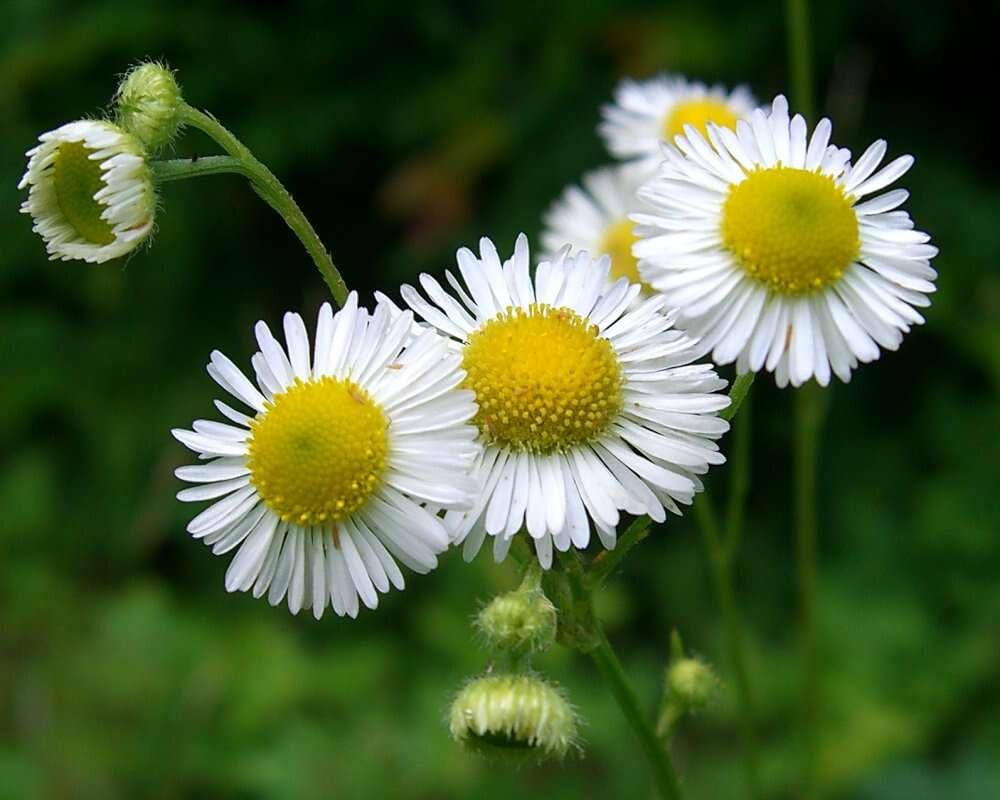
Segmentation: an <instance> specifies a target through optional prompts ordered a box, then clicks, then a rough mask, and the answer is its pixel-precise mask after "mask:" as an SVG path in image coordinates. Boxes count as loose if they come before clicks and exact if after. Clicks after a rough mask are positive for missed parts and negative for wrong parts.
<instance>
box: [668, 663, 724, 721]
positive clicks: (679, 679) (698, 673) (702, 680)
mask: <svg viewBox="0 0 1000 800" xmlns="http://www.w3.org/2000/svg"><path fill="white" fill-rule="evenodd" d="M667 686H668V688H669V691H670V696H671V698H672V699H673V700H674V701H675V702H677V703H678V704H679V705H683V706H686V707H687V708H688V709H697V708H703V707H704V706H706V705H708V703H709V701H711V699H712V697H713V696H714V695H715V690H716V689H717V688H718V686H719V679H718V678H716V677H715V673H713V672H712V669H711V667H709V666H708V665H707V664H705V663H704V662H702V661H699V660H698V659H697V658H681V659H677V660H676V661H673V662H671V664H670V666H669V667H667Z"/></svg>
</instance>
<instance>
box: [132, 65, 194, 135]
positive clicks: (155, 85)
mask: <svg viewBox="0 0 1000 800" xmlns="http://www.w3.org/2000/svg"><path fill="white" fill-rule="evenodd" d="M183 105H184V98H183V96H182V94H181V87H180V86H179V85H178V83H177V79H176V78H175V77H174V73H173V72H172V71H171V70H170V69H168V68H167V67H165V66H163V65H162V64H157V63H154V62H149V63H146V64H140V65H139V66H137V67H133V68H132V69H131V70H130V71H129V72H128V74H127V75H126V76H125V78H124V79H123V80H122V82H121V83H120V84H119V85H118V91H117V92H116V93H115V109H116V114H117V119H118V124H119V125H120V126H121V127H122V128H124V129H125V130H127V131H129V132H130V133H131V134H132V135H133V136H135V137H136V138H137V139H139V141H141V142H142V143H143V144H144V145H145V146H146V147H147V148H148V149H149V150H150V151H153V150H156V149H158V148H160V147H162V146H163V145H165V144H167V143H168V142H170V140H171V139H173V138H174V136H176V135H177V131H178V130H179V129H180V126H181V108H182V106H183Z"/></svg>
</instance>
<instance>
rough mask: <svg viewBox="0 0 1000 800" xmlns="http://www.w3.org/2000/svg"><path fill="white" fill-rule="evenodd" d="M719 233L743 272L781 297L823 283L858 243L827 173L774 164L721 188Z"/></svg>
mask: <svg viewBox="0 0 1000 800" xmlns="http://www.w3.org/2000/svg"><path fill="white" fill-rule="evenodd" d="M721 232H722V240H723V242H724V244H725V246H726V247H727V248H728V249H729V250H730V252H731V253H732V254H733V255H734V256H735V257H736V259H737V261H738V262H739V264H740V266H741V267H743V269H744V270H745V271H746V273H747V274H748V275H749V276H750V277H751V278H754V279H755V280H758V281H760V282H762V283H765V284H767V285H768V286H770V287H771V288H772V289H774V290H775V291H777V292H782V293H783V294H793V295H795V294H806V293H808V292H812V291H816V290H817V289H822V288H824V287H825V286H829V285H830V284H832V283H834V282H835V281H837V280H839V278H840V276H841V275H843V274H844V270H845V269H847V267H848V266H849V265H850V264H851V262H852V261H853V260H854V259H855V258H857V256H858V252H859V250H860V248H861V241H860V239H859V236H858V219H857V216H856V214H855V213H854V210H853V209H852V208H851V198H850V197H848V196H847V195H845V194H844V192H843V191H842V190H841V189H840V187H838V186H837V184H836V183H835V182H834V180H833V178H830V177H829V176H827V175H823V174H821V173H819V172H809V171H807V170H803V169H792V168H789V167H782V166H780V165H779V166H777V167H771V168H769V169H758V170H755V171H754V172H751V173H750V174H749V175H748V176H747V178H746V180H744V181H743V182H742V183H739V184H736V185H734V186H733V187H732V188H731V189H730V190H729V196H728V197H727V198H726V201H725V203H724V204H723V207H722V229H721Z"/></svg>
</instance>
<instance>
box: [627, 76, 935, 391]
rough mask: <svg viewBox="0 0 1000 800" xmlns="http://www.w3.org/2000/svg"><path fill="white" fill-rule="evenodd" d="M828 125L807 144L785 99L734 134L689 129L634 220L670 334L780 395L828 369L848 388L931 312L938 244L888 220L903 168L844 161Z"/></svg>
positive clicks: (881, 147) (905, 160)
mask: <svg viewBox="0 0 1000 800" xmlns="http://www.w3.org/2000/svg"><path fill="white" fill-rule="evenodd" d="M830 130H831V126H830V121H829V120H827V119H823V120H821V121H820V122H819V124H818V125H817V126H816V129H815V131H814V132H813V134H812V136H811V137H807V135H806V123H805V120H803V118H802V117H801V116H799V115H796V116H795V117H794V118H792V119H791V120H789V117H788V104H787V102H786V101H785V98H784V97H780V96H779V97H778V98H776V99H775V100H774V103H773V106H772V108H771V111H770V113H765V112H764V111H763V110H758V111H756V112H754V114H753V116H752V117H751V119H750V121H748V122H743V121H741V122H740V123H738V125H737V129H736V132H735V133H734V132H733V131H731V130H729V129H727V128H719V127H716V126H713V125H710V126H709V129H708V141H706V140H705V139H704V138H703V137H702V136H701V134H699V133H698V132H697V131H695V130H693V129H692V128H688V129H687V131H686V134H687V135H686V136H681V137H678V138H677V140H676V144H677V147H678V148H679V149H678V150H674V149H673V148H671V149H670V150H665V151H664V155H665V158H666V161H665V162H664V164H663V167H662V169H661V171H660V173H659V174H658V176H657V177H656V178H654V179H653V180H652V181H651V182H650V183H649V184H648V185H647V186H646V187H644V188H643V189H642V190H641V191H640V195H641V196H643V197H644V198H645V199H646V200H648V201H649V202H650V203H651V204H652V205H653V206H655V208H656V210H655V211H654V212H653V213H651V214H646V213H642V214H636V215H633V219H634V220H635V221H636V222H639V223H641V224H642V226H643V227H642V228H640V229H639V231H638V233H639V234H640V236H642V237H643V238H642V239H641V240H640V241H639V242H638V243H637V244H636V245H635V253H636V255H637V256H638V257H640V258H641V259H642V264H643V271H642V274H643V278H644V279H645V280H646V281H647V282H648V283H649V284H650V285H652V286H653V288H654V289H656V290H657V291H660V292H663V293H664V295H665V296H666V298H667V302H668V303H669V304H670V305H671V307H674V308H678V309H680V314H681V317H680V324H682V325H683V326H684V328H685V330H686V331H687V332H688V334H689V335H691V336H692V337H693V338H696V339H700V340H701V343H702V345H703V346H704V348H705V352H708V351H709V350H711V351H713V352H712V355H713V358H714V359H715V361H716V362H717V363H719V364H728V363H730V362H732V361H736V363H737V368H738V370H739V371H740V372H746V371H748V370H752V371H754V372H757V371H759V370H760V369H762V368H765V369H767V370H768V371H773V372H774V373H775V377H776V379H777V383H778V385H779V386H785V385H787V384H788V383H791V384H792V385H793V386H799V385H800V384H802V383H804V382H805V381H808V380H809V379H810V378H815V379H816V381H817V382H818V383H819V384H821V385H823V386H825V385H826V384H827V383H829V381H830V373H831V370H832V371H833V373H834V374H836V375H837V377H839V378H840V379H841V380H842V381H848V380H850V377H851V370H853V369H854V368H855V367H856V366H857V364H858V362H859V361H861V362H868V361H873V360H875V359H876V358H878V357H879V347H882V348H885V349H888V350H895V349H896V348H897V347H899V344H900V342H901V341H902V338H903V334H904V333H907V332H908V331H909V330H910V325H913V324H919V323H922V322H923V321H924V320H923V317H922V316H921V315H920V314H919V313H918V312H917V311H916V307H923V306H928V305H930V300H929V299H928V297H927V295H928V294H929V293H930V292H933V291H934V279H935V278H936V277H937V273H936V272H935V271H934V269H933V268H932V267H931V265H930V259H931V258H933V257H934V256H935V255H937V252H938V251H937V248H936V247H934V246H932V245H930V244H928V241H929V240H930V237H929V236H928V235H927V234H926V233H923V232H921V231H917V230H914V227H913V222H912V220H911V219H910V217H909V215H908V214H907V213H906V212H905V211H901V210H898V209H899V206H900V205H902V203H903V202H905V200H906V198H907V197H908V193H907V192H906V191H904V190H903V189H894V190H893V191H890V192H886V193H885V194H881V195H878V196H876V197H871V198H870V199H867V200H864V199H863V198H865V197H868V196H869V195H873V194H875V193H876V192H879V191H881V190H882V189H884V188H886V187H887V186H889V184H891V183H893V182H894V181H895V180H897V179H898V178H899V177H900V176H901V175H903V174H904V173H905V172H906V171H907V170H908V169H909V168H910V166H911V165H912V164H913V158H912V156H902V157H900V158H897V159H896V160H895V161H893V162H891V163H890V164H888V165H886V166H885V167H883V168H882V169H880V170H878V171H876V170H877V168H878V166H879V164H880V163H881V162H882V159H883V158H884V157H885V152H886V143H885V142H884V141H881V140H880V141H878V142H875V144H873V145H872V146H871V147H869V148H868V149H867V150H866V151H865V152H864V154H863V155H862V156H861V158H859V159H858V160H857V161H856V162H854V164H851V163H850V158H851V154H850V152H849V151H847V150H843V149H840V148H838V147H836V146H835V145H830V144H829V140H830Z"/></svg>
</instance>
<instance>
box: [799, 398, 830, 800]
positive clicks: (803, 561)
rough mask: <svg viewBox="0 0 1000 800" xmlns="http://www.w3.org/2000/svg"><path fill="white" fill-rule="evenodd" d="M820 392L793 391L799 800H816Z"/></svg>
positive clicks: (821, 419) (821, 409)
mask: <svg viewBox="0 0 1000 800" xmlns="http://www.w3.org/2000/svg"><path fill="white" fill-rule="evenodd" d="M820 392H821V390H820V388H819V387H818V386H816V385H815V384H813V383H809V384H807V385H805V386H803V387H801V388H800V389H799V390H798V391H797V392H796V393H795V454H794V455H795V560H796V573H797V576H798V588H799V637H800V648H801V654H802V673H803V675H802V725H803V728H804V734H805V735H804V737H803V739H804V744H805V765H804V771H805V774H804V781H803V797H816V796H818V794H819V787H818V785H817V760H818V751H819V742H818V732H817V723H818V719H819V683H820V676H819V659H818V656H817V647H816V457H817V451H818V446H819V434H820V428H821V426H822V421H823V408H822V397H821V395H820Z"/></svg>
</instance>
